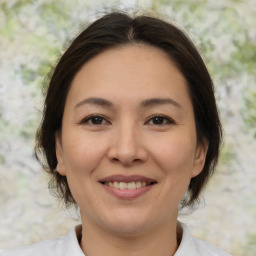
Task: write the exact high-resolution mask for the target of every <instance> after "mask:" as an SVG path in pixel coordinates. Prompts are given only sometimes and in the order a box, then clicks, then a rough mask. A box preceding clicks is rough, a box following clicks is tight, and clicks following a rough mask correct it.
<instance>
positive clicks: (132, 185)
mask: <svg viewBox="0 0 256 256" xmlns="http://www.w3.org/2000/svg"><path fill="white" fill-rule="evenodd" d="M101 184H103V185H105V186H108V187H112V188H117V189H139V188H142V187H147V186H151V185H154V184H156V182H146V181H132V182H119V181H108V182H101Z"/></svg>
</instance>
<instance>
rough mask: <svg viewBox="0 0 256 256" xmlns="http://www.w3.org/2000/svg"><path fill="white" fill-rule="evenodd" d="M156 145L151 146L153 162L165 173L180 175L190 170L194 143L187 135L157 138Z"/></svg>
mask: <svg viewBox="0 0 256 256" xmlns="http://www.w3.org/2000/svg"><path fill="white" fill-rule="evenodd" d="M157 144H158V145H157V146H155V147H152V150H151V151H152V155H153V156H154V160H155V162H157V164H158V165H159V166H160V167H161V169H162V170H163V171H164V172H165V173H166V174H173V175H174V174H176V173H179V175H182V173H183V172H185V173H188V172H189V171H191V170H192V167H193V161H194V151H195V150H194V147H195V146H194V145H193V144H194V143H193V142H192V141H191V139H190V138H189V137H187V138H186V137H185V136H184V134H182V135H181V136H179V135H177V136H172V137H170V138H165V139H162V140H158V143H157Z"/></svg>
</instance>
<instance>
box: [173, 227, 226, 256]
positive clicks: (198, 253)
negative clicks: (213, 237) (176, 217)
mask: <svg viewBox="0 0 256 256" xmlns="http://www.w3.org/2000/svg"><path fill="white" fill-rule="evenodd" d="M180 225H181V227H182V239H181V243H180V246H179V248H178V250H177V252H176V254H175V256H185V255H190V256H205V255H207V256H231V255H230V254H228V253H227V252H225V251H224V250H222V249H220V248H218V247H216V246H214V245H212V244H209V243H207V242H205V241H202V240H200V239H197V238H194V237H192V235H191V233H190V230H189V228H188V226H187V225H185V224H184V223H180Z"/></svg>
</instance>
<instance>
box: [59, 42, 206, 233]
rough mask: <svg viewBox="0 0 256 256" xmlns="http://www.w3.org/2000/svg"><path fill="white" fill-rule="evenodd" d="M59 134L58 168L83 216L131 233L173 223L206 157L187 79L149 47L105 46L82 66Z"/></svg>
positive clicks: (94, 223)
mask: <svg viewBox="0 0 256 256" xmlns="http://www.w3.org/2000/svg"><path fill="white" fill-rule="evenodd" d="M56 140H57V159H58V166H57V170H58V172H59V173H60V174H61V175H66V176H67V180H68V184H69V187H70V190H71V192H72V195H73V197H74V199H75V200H76V202H77V203H78V205H79V206H80V210H81V217H82V221H83V222H84V223H85V224H86V223H87V225H92V226H94V227H97V228H100V229H102V230H103V229H104V230H105V231H108V232H114V233H121V234H129V235H135V234H141V233H145V232H147V231H150V230H153V229H156V228H158V227H160V226H163V225H164V226H165V225H168V223H173V222H176V218H177V209H178V205H179V202H180V200H181V199H182V198H183V196H184V194H185V192H186V190H187V188H188V185H189V182H190V179H191V178H192V177H195V176H196V175H198V174H199V173H200V172H201V170H202V168H203V165H204V161H205V155H206V147H203V146H198V145H197V138H196V128H195V120H194V114H193V109H192V103H191V100H190V97H189V94H188V90H187V85H186V81H185V78H184V77H183V75H182V74H181V73H180V71H179V70H178V69H177V68H176V67H175V65H174V64H173V62H172V61H171V60H170V59H169V57H168V56H167V55H166V54H165V53H164V52H163V51H162V50H160V49H158V48H155V47H151V46H145V45H128V46H123V47H119V48H115V49H111V50H107V51H105V52H103V53H101V54H99V55H97V56H96V57H94V58H92V59H91V60H90V61H88V62H87V63H86V64H85V65H84V66H83V67H82V68H81V70H80V71H79V72H78V73H77V75H76V76H75V78H74V80H73V82H72V84H71V88H70V91H69V93H68V96H67V99H66V105H65V110H64V116H63V121H62V130H61V132H60V133H59V134H58V135H57V136H56Z"/></svg>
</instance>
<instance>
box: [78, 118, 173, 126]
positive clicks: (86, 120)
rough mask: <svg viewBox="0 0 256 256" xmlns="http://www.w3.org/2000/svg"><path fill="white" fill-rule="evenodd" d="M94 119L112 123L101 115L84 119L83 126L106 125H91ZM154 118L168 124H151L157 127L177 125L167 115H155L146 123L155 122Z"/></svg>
mask: <svg viewBox="0 0 256 256" xmlns="http://www.w3.org/2000/svg"><path fill="white" fill-rule="evenodd" d="M94 118H100V119H101V120H102V121H103V120H104V121H106V122H107V123H110V122H109V121H108V120H107V119H106V118H105V117H103V116H101V115H91V116H88V117H86V118H85V119H83V120H82V121H81V124H89V125H93V126H100V125H104V124H102V123H100V124H93V123H89V122H90V121H92V120H93V119H94ZM154 118H161V119H162V120H165V121H166V122H165V123H164V124H151V125H156V126H160V125H170V124H176V123H175V121H174V120H173V119H171V118H170V117H167V116H165V115H153V116H151V117H150V118H149V120H148V121H146V123H149V122H150V121H151V120H153V119H154Z"/></svg>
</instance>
